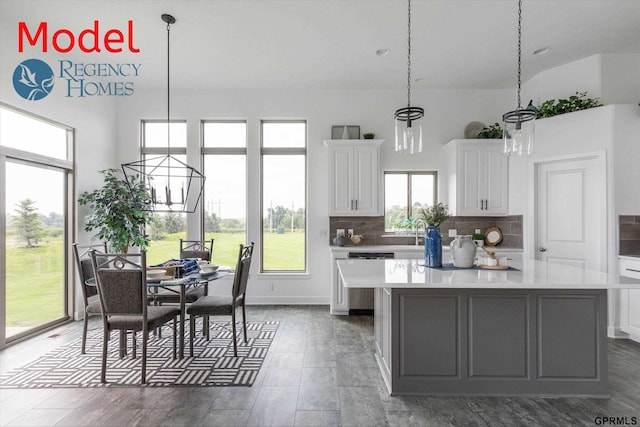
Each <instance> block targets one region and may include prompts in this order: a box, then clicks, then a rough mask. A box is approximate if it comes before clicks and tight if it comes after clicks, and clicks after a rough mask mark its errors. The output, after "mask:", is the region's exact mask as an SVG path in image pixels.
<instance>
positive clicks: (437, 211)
mask: <svg viewBox="0 0 640 427" xmlns="http://www.w3.org/2000/svg"><path fill="white" fill-rule="evenodd" d="M419 216H420V219H422V220H424V222H426V223H427V225H431V226H434V227H440V225H441V224H442V223H443V222H445V221H446V220H447V219H449V205H444V204H442V202H438V203H436V204H435V205H433V206H429V207H428V208H420V211H419Z"/></svg>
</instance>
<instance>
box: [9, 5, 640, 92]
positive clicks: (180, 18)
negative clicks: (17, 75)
mask: <svg viewBox="0 0 640 427" xmlns="http://www.w3.org/2000/svg"><path fill="white" fill-rule="evenodd" d="M523 3H524V4H523V19H522V31H523V36H522V64H523V65H522V67H523V70H522V71H523V81H526V80H527V79H529V78H531V77H532V76H534V75H536V74H537V73H539V72H540V71H542V70H545V69H548V68H552V67H556V66H559V65H562V64H565V63H568V62H572V61H574V60H576V59H579V58H583V57H586V56H590V55H593V54H596V53H640V0H554V1H551V0H524V1H523ZM162 13H170V14H172V15H173V16H175V18H176V20H177V22H176V23H175V24H174V25H172V26H171V86H172V88H176V87H178V88H194V89H206V88H220V89H237V88H252V89H254V88H279V89H282V88H305V89H306V88H311V89H401V88H406V80H407V74H406V68H407V46H406V44H407V2H406V1H404V0H208V1H200V0H173V1H169V0H153V1H151V0H136V1H131V0H126V1H124V0H123V1H121V0H81V1H78V0H46V1H45V0H1V1H0V24H1V25H2V27H3V28H5V29H4V30H3V32H2V35H3V36H4V37H3V41H2V47H1V48H2V51H3V56H5V55H7V56H8V54H7V49H11V51H10V52H9V54H12V55H15V56H16V57H18V56H19V55H17V53H15V46H16V43H17V31H16V28H17V22H19V21H25V22H26V23H27V24H28V25H29V26H30V28H31V26H33V28H36V27H35V26H37V25H38V23H39V22H40V21H47V22H48V25H49V29H50V30H49V31H50V32H53V31H54V30H55V29H58V28H68V29H71V30H72V31H74V32H75V33H76V34H77V33H79V32H80V31H82V30H83V29H85V28H90V27H92V26H93V21H94V20H95V19H97V20H99V23H100V32H101V33H102V34H104V32H106V31H107V30H108V29H110V28H119V29H122V30H126V28H127V21H128V20H132V21H133V25H134V30H133V39H134V40H133V44H134V46H135V47H137V48H139V49H140V50H141V52H140V53H138V54H132V53H122V54H113V53H105V52H102V53H99V54H97V53H92V54H86V53H82V52H72V53H69V54H64V55H63V54H60V53H58V52H50V53H48V54H47V55H45V56H46V57H48V58H51V59H55V60H57V59H62V58H64V59H71V60H73V61H76V62H85V63H86V62H101V61H102V62H109V63H116V62H119V63H122V62H136V63H140V64H142V67H141V78H140V79H139V80H138V81H137V83H136V85H137V86H140V87H161V88H162V87H166V66H167V65H166V64H167V62H166V61H167V59H166V43H167V32H166V24H165V23H164V22H162V20H161V18H160V15H161V14H162ZM7 28H9V29H8V30H7ZM516 29H517V1H516V0H413V2H412V80H413V83H412V87H413V88H414V89H499V88H514V87H515V86H516V65H517V32H516ZM7 38H8V39H9V40H7ZM545 46H549V47H551V51H550V52H549V53H548V54H546V55H543V56H534V55H533V54H532V53H533V51H534V50H535V49H538V48H541V47H545ZM31 49H32V50H31V51H27V52H25V53H23V54H21V55H23V56H25V55H28V54H29V53H31V54H32V56H38V57H42V56H43V55H42V53H40V55H35V54H36V53H39V52H37V51H36V50H33V48H31ZM377 49H389V54H388V55H386V56H377V55H376V50H377ZM5 59H6V57H5Z"/></svg>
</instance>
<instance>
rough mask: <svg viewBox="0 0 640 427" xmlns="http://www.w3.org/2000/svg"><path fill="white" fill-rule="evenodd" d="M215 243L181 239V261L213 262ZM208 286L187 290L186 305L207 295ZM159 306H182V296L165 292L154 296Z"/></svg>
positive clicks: (211, 240)
mask: <svg viewBox="0 0 640 427" xmlns="http://www.w3.org/2000/svg"><path fill="white" fill-rule="evenodd" d="M213 241H214V239H210V240H184V239H180V259H188V258H201V259H203V260H205V261H211V260H213ZM207 290H208V288H207V285H199V286H195V287H192V288H190V289H188V290H187V293H186V295H185V297H186V301H185V302H186V303H187V304H191V303H194V302H195V301H197V300H198V299H199V298H201V297H203V296H205V295H207ZM154 300H155V302H156V303H157V304H180V295H179V294H178V293H176V292H171V291H164V292H159V293H157V294H154Z"/></svg>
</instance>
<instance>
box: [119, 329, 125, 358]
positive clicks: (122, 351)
mask: <svg viewBox="0 0 640 427" xmlns="http://www.w3.org/2000/svg"><path fill="white" fill-rule="evenodd" d="M118 333H119V334H120V342H119V344H120V351H119V352H118V354H119V355H120V359H122V358H123V357H124V356H126V355H127V332H126V331H124V330H122V329H121V330H120V331H118Z"/></svg>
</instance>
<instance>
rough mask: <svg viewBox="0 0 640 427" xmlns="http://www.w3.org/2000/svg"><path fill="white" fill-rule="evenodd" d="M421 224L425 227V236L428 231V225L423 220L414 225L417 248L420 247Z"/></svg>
mask: <svg viewBox="0 0 640 427" xmlns="http://www.w3.org/2000/svg"><path fill="white" fill-rule="evenodd" d="M420 224H422V226H423V227H424V230H425V234H426V231H427V224H426V223H425V222H424V221H423V220H421V219H418V220H416V223H415V224H414V227H415V228H416V246H418V236H419V234H420Z"/></svg>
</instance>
